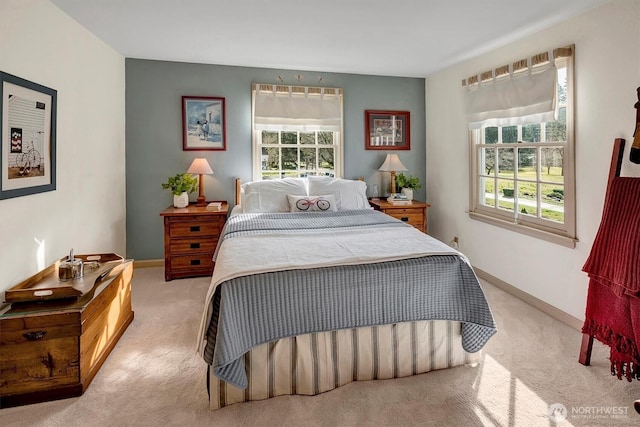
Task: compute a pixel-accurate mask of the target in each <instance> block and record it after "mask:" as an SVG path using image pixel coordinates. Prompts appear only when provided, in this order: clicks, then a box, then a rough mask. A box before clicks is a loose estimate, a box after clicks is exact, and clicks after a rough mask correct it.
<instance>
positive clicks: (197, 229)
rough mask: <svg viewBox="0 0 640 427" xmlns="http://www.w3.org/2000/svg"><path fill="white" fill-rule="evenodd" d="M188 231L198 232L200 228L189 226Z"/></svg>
mask: <svg viewBox="0 0 640 427" xmlns="http://www.w3.org/2000/svg"><path fill="white" fill-rule="evenodd" d="M189 231H193V232H198V231H200V226H199V225H194V226H191V227H189Z"/></svg>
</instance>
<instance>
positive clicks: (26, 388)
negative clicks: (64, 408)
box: [0, 261, 133, 407]
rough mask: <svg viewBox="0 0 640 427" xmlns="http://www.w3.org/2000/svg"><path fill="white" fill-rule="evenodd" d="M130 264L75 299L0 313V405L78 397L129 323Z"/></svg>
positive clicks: (111, 273) (131, 314)
mask: <svg viewBox="0 0 640 427" xmlns="http://www.w3.org/2000/svg"><path fill="white" fill-rule="evenodd" d="M132 276H133V263H132V262H131V261H125V262H124V263H123V264H122V266H119V267H117V268H114V270H113V271H111V272H110V274H109V275H108V276H107V277H106V278H104V279H103V280H102V282H101V283H99V284H97V285H96V288H95V289H94V291H93V292H90V293H88V294H86V295H84V296H82V297H81V298H80V299H78V300H77V301H71V302H66V303H65V302H60V301H48V302H44V303H38V304H22V303H14V304H12V306H11V307H10V308H9V309H8V310H7V309H5V310H3V311H2V312H0V407H8V406H17V405H24V404H28V403H36V402H42V401H48V400H56V399H63V398H67V397H73V396H80V395H81V394H82V393H83V392H84V391H85V390H86V389H87V387H88V386H89V384H90V383H91V380H92V379H93V377H94V376H95V374H96V373H97V372H98V369H100V367H101V366H102V363H103V362H104V361H105V359H106V358H107V356H108V355H109V353H110V352H111V350H112V349H113V347H114V346H115V345H116V343H117V341H118V339H119V338H120V337H121V336H122V334H123V333H124V331H125V330H126V328H127V326H129V324H130V323H131V321H132V320H133V311H132V309H131V278H132Z"/></svg>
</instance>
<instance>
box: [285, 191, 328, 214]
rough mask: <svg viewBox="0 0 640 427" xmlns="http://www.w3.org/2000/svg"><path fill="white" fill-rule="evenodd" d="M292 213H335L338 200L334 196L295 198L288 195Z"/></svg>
mask: <svg viewBox="0 0 640 427" xmlns="http://www.w3.org/2000/svg"><path fill="white" fill-rule="evenodd" d="M287 199H288V200H289V208H290V212H335V211H336V210H337V209H336V200H335V197H334V196H333V194H329V195H326V196H293V195H291V194H287Z"/></svg>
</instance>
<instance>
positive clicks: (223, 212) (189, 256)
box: [160, 202, 228, 281]
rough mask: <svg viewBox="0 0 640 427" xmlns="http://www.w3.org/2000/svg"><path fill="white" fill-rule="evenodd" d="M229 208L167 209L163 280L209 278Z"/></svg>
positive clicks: (224, 203) (225, 205) (191, 206)
mask: <svg viewBox="0 0 640 427" xmlns="http://www.w3.org/2000/svg"><path fill="white" fill-rule="evenodd" d="M227 212H228V205H227V203H226V202H223V203H222V207H221V209H219V210H213V209H210V208H208V207H196V206H193V205H190V206H188V207H186V208H173V207H169V208H167V209H165V210H164V211H162V212H161V213H160V215H161V216H162V217H164V277H165V280H167V281H169V280H173V279H180V278H183V277H196V276H211V274H212V273H213V264H214V263H213V253H214V252H215V249H216V245H217V244H218V238H219V237H220V233H221V232H222V228H223V227H224V224H225V222H226V220H227Z"/></svg>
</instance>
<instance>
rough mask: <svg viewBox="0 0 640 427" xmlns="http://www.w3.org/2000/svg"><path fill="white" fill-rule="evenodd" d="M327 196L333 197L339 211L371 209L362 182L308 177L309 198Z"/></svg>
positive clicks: (364, 184) (365, 185)
mask: <svg viewBox="0 0 640 427" xmlns="http://www.w3.org/2000/svg"><path fill="white" fill-rule="evenodd" d="M329 194H331V195H333V196H334V197H335V199H336V204H337V206H336V207H337V209H338V210H339V211H345V210H353V209H372V208H371V205H369V201H368V200H367V184H366V183H365V182H364V181H355V180H351V179H342V178H331V177H324V176H310V177H309V196H319V195H329Z"/></svg>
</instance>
